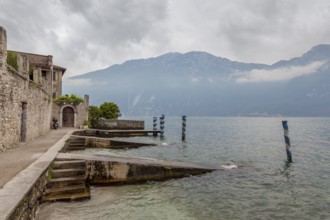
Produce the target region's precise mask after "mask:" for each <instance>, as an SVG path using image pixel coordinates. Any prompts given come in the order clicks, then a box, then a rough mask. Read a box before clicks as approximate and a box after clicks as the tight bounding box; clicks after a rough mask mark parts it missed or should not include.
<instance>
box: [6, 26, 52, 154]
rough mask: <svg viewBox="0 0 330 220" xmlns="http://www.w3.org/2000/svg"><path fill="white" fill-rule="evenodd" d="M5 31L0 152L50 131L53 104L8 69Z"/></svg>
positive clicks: (43, 93)
mask: <svg viewBox="0 0 330 220" xmlns="http://www.w3.org/2000/svg"><path fill="white" fill-rule="evenodd" d="M6 44H7V37H6V30H5V29H4V28H2V27H0V66H1V67H0V125H1V126H0V152H2V151H5V150H6V149H8V148H11V147H13V146H15V144H17V143H18V142H20V141H28V140H32V139H34V138H36V137H38V136H40V135H43V134H45V133H47V132H48V131H49V128H50V126H49V122H50V117H51V116H50V112H51V109H52V102H51V99H50V97H49V95H48V94H47V93H46V92H45V91H44V90H42V89H40V88H38V87H37V86H36V85H35V84H34V83H31V82H30V81H29V79H28V77H27V76H26V74H25V75H24V73H22V72H18V71H16V70H15V69H13V68H10V67H8V66H7V64H6V59H7V45H6Z"/></svg>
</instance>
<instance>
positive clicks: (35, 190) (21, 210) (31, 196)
mask: <svg viewBox="0 0 330 220" xmlns="http://www.w3.org/2000/svg"><path fill="white" fill-rule="evenodd" d="M47 176H48V175H47V171H46V172H44V173H43V174H42V175H41V176H40V178H39V179H38V180H37V182H36V183H35V184H34V185H33V186H32V188H31V189H30V191H29V192H28V193H27V194H26V195H25V196H24V197H23V199H22V201H21V202H20V203H19V204H17V206H16V209H15V210H14V212H13V213H12V214H11V216H10V217H9V219H35V216H36V211H37V209H38V206H39V204H41V202H42V195H43V192H44V190H45V188H46V184H47Z"/></svg>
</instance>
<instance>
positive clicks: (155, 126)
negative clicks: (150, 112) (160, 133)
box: [153, 117, 157, 136]
mask: <svg viewBox="0 0 330 220" xmlns="http://www.w3.org/2000/svg"><path fill="white" fill-rule="evenodd" d="M153 130H154V131H157V117H154V120H153ZM153 135H154V136H157V132H154V133H153Z"/></svg>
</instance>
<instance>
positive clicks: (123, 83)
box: [64, 44, 330, 116]
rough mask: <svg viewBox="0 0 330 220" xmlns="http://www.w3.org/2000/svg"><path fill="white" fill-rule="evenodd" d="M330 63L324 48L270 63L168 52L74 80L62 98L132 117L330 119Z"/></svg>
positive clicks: (327, 49)
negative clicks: (79, 98)
mask: <svg viewBox="0 0 330 220" xmlns="http://www.w3.org/2000/svg"><path fill="white" fill-rule="evenodd" d="M329 63H330V45H325V44H324V45H318V46H315V47H313V48H312V49H311V50H309V51H308V52H306V53H305V54H303V55H302V56H301V57H296V58H292V59H290V60H281V61H279V62H276V63H274V64H272V65H266V64H257V63H241V62H236V61H230V60H229V59H226V58H221V57H216V56H213V55H212V54H209V53H206V52H196V51H193V52H188V53H185V54H181V53H167V54H164V55H161V56H159V57H155V58H149V59H139V60H130V61H126V62H124V63H123V64H119V65H113V66H111V67H109V68H106V69H103V70H98V71H94V72H90V73H87V74H84V75H81V76H77V77H73V78H71V79H69V80H68V81H64V88H65V91H64V92H66V93H78V94H90V96H91V101H92V104H100V103H102V102H104V101H107V100H112V101H115V102H116V103H118V104H119V106H120V108H121V110H122V112H123V113H124V114H127V115H159V114H162V113H165V114H167V115H182V114H187V115H200V116H237V115H242V116H254V115H265V116H267V115H292V116H330V103H329V101H328V100H329V98H330V70H329ZM74 82H78V83H76V84H74ZM79 82H80V84H81V85H79Z"/></svg>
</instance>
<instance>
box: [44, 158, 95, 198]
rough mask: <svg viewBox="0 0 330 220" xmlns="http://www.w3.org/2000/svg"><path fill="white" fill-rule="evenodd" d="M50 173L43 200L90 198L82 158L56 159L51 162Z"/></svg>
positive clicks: (84, 164)
mask: <svg viewBox="0 0 330 220" xmlns="http://www.w3.org/2000/svg"><path fill="white" fill-rule="evenodd" d="M50 175H51V179H50V180H49V181H48V183H47V185H46V190H45V192H44V195H43V201H45V202H46V201H48V202H53V201H58V200H61V201H63V200H83V199H90V190H89V186H88V185H86V163H85V161H84V160H70V159H62V160H57V159H56V160H55V161H54V162H53V164H52V169H51V171H50Z"/></svg>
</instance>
